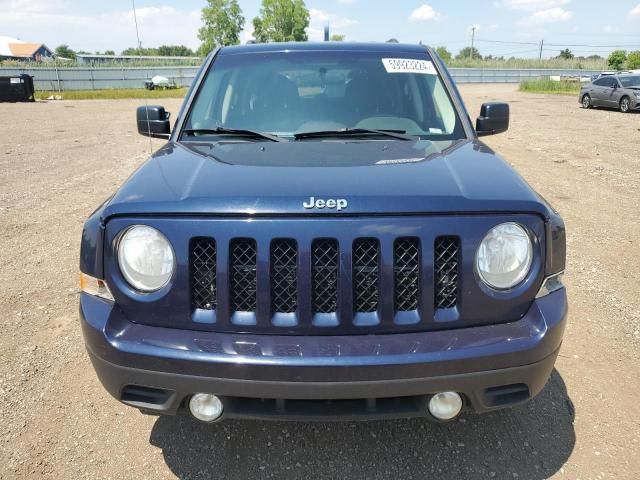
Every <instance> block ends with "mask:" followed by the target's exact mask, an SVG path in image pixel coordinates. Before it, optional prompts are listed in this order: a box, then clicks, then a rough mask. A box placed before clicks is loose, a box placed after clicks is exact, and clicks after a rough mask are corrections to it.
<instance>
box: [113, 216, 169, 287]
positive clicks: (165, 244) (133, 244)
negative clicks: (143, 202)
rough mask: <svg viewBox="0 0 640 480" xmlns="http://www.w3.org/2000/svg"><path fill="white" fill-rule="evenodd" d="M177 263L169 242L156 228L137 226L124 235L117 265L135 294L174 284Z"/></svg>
mask: <svg viewBox="0 0 640 480" xmlns="http://www.w3.org/2000/svg"><path fill="white" fill-rule="evenodd" d="M175 263H176V261H175V255H174V253H173V248H172V247H171V244H170V243H169V240H167V238H166V237H165V236H164V235H163V234H162V233H160V232H159V231H158V230H156V229H155V228H152V227H148V226H146V225H135V226H133V227H130V228H128V229H127V230H126V231H125V232H124V233H123V234H122V237H121V238H120V241H119V243H118V264H119V266H120V271H121V272H122V276H123V277H124V278H125V279H126V280H127V282H129V284H130V285H131V286H132V287H133V288H135V289H136V290H139V291H141V292H146V293H149V292H155V291H157V290H160V289H161V288H162V287H164V286H165V285H166V284H167V283H169V280H171V276H172V275H173V271H174V270H175Z"/></svg>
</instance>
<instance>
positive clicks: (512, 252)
mask: <svg viewBox="0 0 640 480" xmlns="http://www.w3.org/2000/svg"><path fill="white" fill-rule="evenodd" d="M532 262H533V245H532V243H531V238H530V237H529V234H528V233H527V230H525V228H524V227H522V226H521V225H518V224H517V223H503V224H500V225H498V226H497V227H494V228H493V229H491V230H490V231H489V233H487V235H486V236H485V237H484V239H483V240H482V243H481V244H480V248H478V252H477V253H476V270H477V272H478V275H479V276H480V278H481V280H482V281H483V282H484V283H486V284H487V285H489V286H490V287H493V288H496V289H498V290H508V289H510V288H512V287H515V286H516V285H518V284H519V283H520V282H522V281H523V280H524V279H525V277H526V276H527V274H528V273H529V270H530V269H531V264H532Z"/></svg>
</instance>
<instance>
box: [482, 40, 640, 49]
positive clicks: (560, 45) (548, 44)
mask: <svg viewBox="0 0 640 480" xmlns="http://www.w3.org/2000/svg"><path fill="white" fill-rule="evenodd" d="M476 42H484V43H497V44H504V45H540V43H539V42H518V41H507V40H488V39H484V38H482V39H481V38H477V39H476ZM545 44H546V45H547V46H549V47H565V48H566V47H586V48H636V47H640V43H624V44H623V43H618V44H611V45H590V44H585V43H545Z"/></svg>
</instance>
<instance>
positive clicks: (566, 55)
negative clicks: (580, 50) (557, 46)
mask: <svg viewBox="0 0 640 480" xmlns="http://www.w3.org/2000/svg"><path fill="white" fill-rule="evenodd" d="M557 58H562V59H564V60H573V59H574V58H575V55H574V54H573V53H572V52H571V50H569V49H568V48H565V49H564V50H560V55H558V57H557Z"/></svg>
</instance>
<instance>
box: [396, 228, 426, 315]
mask: <svg viewBox="0 0 640 480" xmlns="http://www.w3.org/2000/svg"><path fill="white" fill-rule="evenodd" d="M393 274H394V303H395V310H396V311H397V312H408V311H411V310H417V309H418V292H419V285H420V242H419V241H418V239H417V238H400V239H398V240H396V242H395V244H394V246H393Z"/></svg>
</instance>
